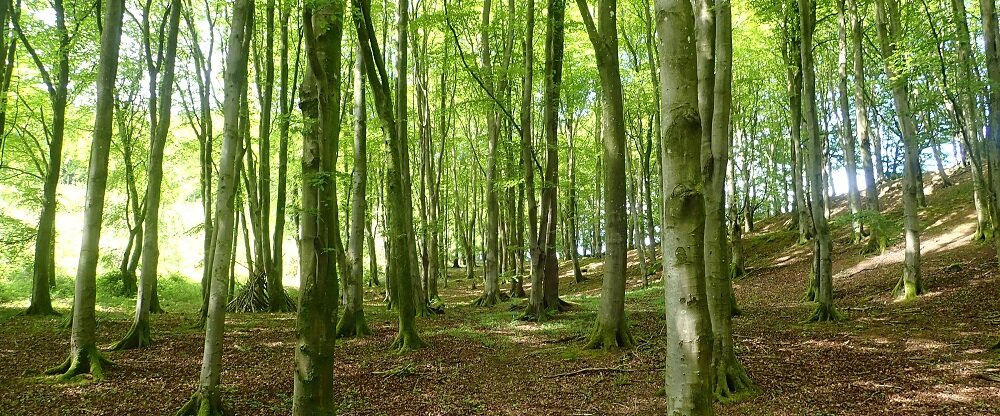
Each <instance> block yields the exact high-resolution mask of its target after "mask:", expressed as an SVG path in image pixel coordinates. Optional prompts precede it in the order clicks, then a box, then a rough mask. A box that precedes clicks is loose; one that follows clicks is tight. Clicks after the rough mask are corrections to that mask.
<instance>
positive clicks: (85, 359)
mask: <svg viewBox="0 0 1000 416" xmlns="http://www.w3.org/2000/svg"><path fill="white" fill-rule="evenodd" d="M124 3H125V2H124V1H123V0H108V1H107V2H106V3H105V13H104V27H103V30H102V31H101V46H100V58H99V59H100V60H99V61H98V65H97V104H96V106H95V116H94V138H93V141H92V142H91V145H90V166H89V168H88V169H87V202H86V206H85V208H84V212H83V218H84V220H83V225H84V227H83V241H81V243H80V260H79V263H78V265H77V272H76V290H75V296H74V300H73V331H72V334H71V337H70V352H69V357H68V358H67V359H66V361H64V362H63V364H62V365H59V366H58V367H55V368H52V369H49V370H48V371H46V373H47V374H58V375H59V378H60V379H61V380H69V379H71V378H73V377H76V376H78V375H80V374H87V373H89V374H91V375H92V376H93V377H94V379H101V378H103V376H104V374H103V370H102V366H103V365H104V364H106V363H107V360H106V359H105V358H104V357H103V356H102V355H101V353H100V352H99V350H98V349H97V339H96V338H97V334H96V328H95V327H96V326H97V317H96V315H95V307H96V304H95V302H96V297H97V262H98V259H99V257H100V242H101V222H102V220H103V219H104V196H105V193H106V192H107V185H108V156H109V153H110V151H111V136H112V135H113V129H114V126H113V125H114V114H113V112H114V101H115V93H114V86H115V79H116V77H117V75H118V54H119V48H120V45H121V35H122V17H123V16H124V12H125V4H124ZM50 168H51V167H50Z"/></svg>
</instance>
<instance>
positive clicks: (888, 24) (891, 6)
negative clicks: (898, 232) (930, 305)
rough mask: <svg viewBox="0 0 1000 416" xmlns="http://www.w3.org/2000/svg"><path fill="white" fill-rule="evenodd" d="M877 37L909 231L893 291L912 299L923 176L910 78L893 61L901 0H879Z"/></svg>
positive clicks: (917, 289) (917, 282) (918, 288)
mask: <svg viewBox="0 0 1000 416" xmlns="http://www.w3.org/2000/svg"><path fill="white" fill-rule="evenodd" d="M875 8H876V16H877V19H878V25H877V27H878V37H879V43H880V46H881V47H882V57H883V59H885V75H886V77H887V78H888V79H889V80H891V82H890V86H891V89H892V101H893V104H894V105H895V108H896V116H897V118H898V121H899V126H900V131H901V133H902V140H903V147H904V165H903V232H904V234H905V235H906V253H905V258H904V260H903V275H902V276H901V277H900V280H899V283H898V284H897V285H896V288H894V289H893V295H894V296H896V297H898V298H900V299H912V298H915V297H916V296H918V295H920V294H922V293H923V292H924V288H923V283H922V281H921V276H920V275H921V273H920V219H919V216H918V213H917V208H918V206H917V204H918V200H917V199H918V195H917V193H918V190H917V188H919V187H922V186H921V185H920V182H921V181H920V178H919V176H918V172H917V171H918V170H919V169H920V165H919V164H920V162H919V153H920V143H919V141H920V139H919V138H918V137H917V132H916V126H915V123H914V119H913V112H912V110H911V108H910V101H909V97H908V94H909V88H908V85H909V82H908V76H907V74H905V73H899V72H897V69H896V68H895V67H894V65H893V64H892V62H893V59H895V55H896V54H897V53H899V52H898V51H897V49H896V48H897V44H896V42H898V40H899V39H901V38H902V26H901V22H900V14H899V4H898V3H896V0H876V1H875Z"/></svg>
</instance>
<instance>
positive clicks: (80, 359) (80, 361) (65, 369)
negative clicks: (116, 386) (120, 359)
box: [45, 345, 114, 381]
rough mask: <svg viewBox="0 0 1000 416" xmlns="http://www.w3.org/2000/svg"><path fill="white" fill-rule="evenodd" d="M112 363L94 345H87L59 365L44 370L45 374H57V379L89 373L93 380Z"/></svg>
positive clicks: (66, 378) (61, 379)
mask: <svg viewBox="0 0 1000 416" xmlns="http://www.w3.org/2000/svg"><path fill="white" fill-rule="evenodd" d="M71 354H72V353H71ZM113 364H114V363H112V362H111V361H109V360H108V359H107V358H104V356H103V355H101V352H100V351H98V350H97V346H96V345H89V346H86V347H83V348H81V349H80V350H79V351H77V352H76V354H73V355H71V356H70V357H69V358H67V359H66V361H63V363H62V364H60V365H59V366H57V367H53V368H50V369H48V370H45V374H46V375H50V376H58V378H59V381H70V380H72V379H73V378H75V377H77V376H80V375H83V374H90V376H91V377H93V379H94V380H100V379H102V378H104V369H103V367H104V366H105V365H113Z"/></svg>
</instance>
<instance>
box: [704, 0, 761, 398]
mask: <svg viewBox="0 0 1000 416" xmlns="http://www.w3.org/2000/svg"><path fill="white" fill-rule="evenodd" d="M714 12H715V13H716V19H715V29H716V33H715V54H714V58H715V59H714V63H715V68H714V72H715V76H714V77H713V78H712V79H713V82H714V85H712V86H711V87H712V88H711V89H707V88H706V90H708V91H709V92H712V93H713V94H714V96H713V98H714V99H713V112H712V114H711V115H710V116H711V117H712V119H713V120H712V123H711V126H712V129H713V130H712V132H711V134H710V135H708V136H706V135H705V134H702V140H703V141H702V143H701V149H702V152H703V154H702V155H701V160H702V172H703V174H704V189H705V234H704V238H705V243H704V244H705V247H704V256H705V281H706V293H707V295H708V308H709V316H710V319H711V321H710V322H711V324H712V338H713V340H714V341H713V347H712V369H713V374H714V375H713V376H712V383H713V392H714V395H715V397H716V398H717V399H718V400H719V401H722V402H726V401H730V400H734V399H736V398H737V397H738V396H739V395H742V394H746V393H749V392H750V391H751V390H752V389H753V385H752V384H751V383H750V379H749V377H748V376H747V372H746V370H745V369H744V368H743V364H741V363H740V361H739V359H738V358H736V349H735V347H734V343H733V327H732V316H733V313H732V311H733V309H734V305H735V299H733V288H732V281H731V280H730V267H729V260H730V259H729V256H728V254H729V245H728V244H727V241H726V172H727V165H728V163H729V147H730V140H731V135H730V123H731V121H732V63H733V61H732V56H733V40H732V36H733V34H732V16H731V12H732V11H731V3H730V2H729V0H720V1H719V2H717V3H716V4H715V7H714ZM702 124H703V125H704V123H702ZM706 137H707V139H708V141H707V142H705V141H704V140H705V138H706ZM748 179H749V178H748ZM735 237H738V236H734V238H735ZM734 244H738V243H734Z"/></svg>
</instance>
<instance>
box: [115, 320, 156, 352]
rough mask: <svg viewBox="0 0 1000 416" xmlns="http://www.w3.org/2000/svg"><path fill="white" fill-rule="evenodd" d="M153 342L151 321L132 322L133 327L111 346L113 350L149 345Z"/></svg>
mask: <svg viewBox="0 0 1000 416" xmlns="http://www.w3.org/2000/svg"><path fill="white" fill-rule="evenodd" d="M152 343H153V340H152V338H151V337H150V334H149V321H136V322H132V328H130V329H129V330H128V333H127V334H125V337H124V338H122V339H121V341H118V342H116V343H115V345H112V346H111V351H121V350H132V349H139V348H145V347H148V346H149V345H150V344H152Z"/></svg>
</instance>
